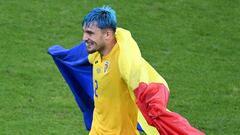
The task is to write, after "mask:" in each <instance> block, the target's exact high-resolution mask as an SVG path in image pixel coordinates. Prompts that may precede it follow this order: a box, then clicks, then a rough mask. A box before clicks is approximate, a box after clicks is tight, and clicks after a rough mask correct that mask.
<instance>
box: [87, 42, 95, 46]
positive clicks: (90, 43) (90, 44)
mask: <svg viewBox="0 0 240 135" xmlns="http://www.w3.org/2000/svg"><path fill="white" fill-rule="evenodd" d="M86 45H87V47H91V46H93V45H94V42H87V41H86Z"/></svg>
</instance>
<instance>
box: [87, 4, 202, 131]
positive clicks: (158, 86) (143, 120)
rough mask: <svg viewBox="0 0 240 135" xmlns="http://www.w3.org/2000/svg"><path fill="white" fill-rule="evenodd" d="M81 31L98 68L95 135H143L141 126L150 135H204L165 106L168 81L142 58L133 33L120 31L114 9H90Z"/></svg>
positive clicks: (95, 90) (95, 74) (94, 73)
mask: <svg viewBox="0 0 240 135" xmlns="http://www.w3.org/2000/svg"><path fill="white" fill-rule="evenodd" d="M82 28H83V40H84V42H85V43H86V46H87V51H88V53H89V55H88V60H89V62H90V63H91V64H92V65H93V84H94V105H95V107H94V112H93V121H92V127H91V130H90V133H89V134H90V135H138V134H139V132H138V130H137V122H139V123H140V125H141V126H142V128H143V130H144V131H145V132H146V133H147V134H149V135H155V134H161V135H167V134H184V135H185V134H186V135H187V134H189V135H190V134H191V135H202V134H203V133H202V132H200V131H198V130H197V129H195V128H193V127H191V126H190V124H189V123H188V122H187V120H186V119H184V118H183V117H181V116H180V115H179V114H177V113H174V112H170V111H169V110H168V109H167V108H166V107H167V102H168V96H169V89H168V85H167V83H166V82H165V80H164V79H163V78H162V77H161V76H160V75H159V74H158V73H157V72H156V71H155V70H154V69H153V68H152V67H151V66H150V65H149V64H148V63H147V62H146V61H145V60H144V59H143V58H142V56H141V53H140V51H139V48H138V46H137V43H136V42H135V41H134V39H133V38H132V36H131V34H130V32H129V31H127V30H125V29H121V28H117V20H116V15H115V11H114V10H113V9H112V8H111V7H109V6H103V7H98V8H94V9H93V10H91V11H90V12H89V13H88V14H87V15H86V16H85V17H84V19H83V22H82ZM139 110H140V111H139ZM149 125H151V126H153V127H154V128H153V127H150V126H149Z"/></svg>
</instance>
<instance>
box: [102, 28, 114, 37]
mask: <svg viewBox="0 0 240 135" xmlns="http://www.w3.org/2000/svg"><path fill="white" fill-rule="evenodd" d="M112 36H113V32H112V30H110V29H106V30H105V33H104V38H105V39H107V40H109V39H111V38H112Z"/></svg>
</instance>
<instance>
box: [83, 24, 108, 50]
mask: <svg viewBox="0 0 240 135" xmlns="http://www.w3.org/2000/svg"><path fill="white" fill-rule="evenodd" d="M83 40H84V41H85V42H86V44H87V50H88V53H94V52H96V51H102V50H103V49H104V47H105V42H104V32H103V30H101V29H100V28H98V27H97V25H96V23H92V24H90V25H89V26H85V25H84V26H83Z"/></svg>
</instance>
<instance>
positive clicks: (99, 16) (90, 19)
mask: <svg viewBox="0 0 240 135" xmlns="http://www.w3.org/2000/svg"><path fill="white" fill-rule="evenodd" d="M93 23H96V25H97V27H98V28H100V29H105V28H111V29H112V30H113V31H114V32H115V31H116V27H117V19H116V13H115V11H114V10H113V9H112V8H111V7H110V6H103V7H98V8H94V9H93V10H92V11H90V12H89V13H88V14H87V15H86V16H85V17H84V19H83V22H82V26H87V27H89V26H90V25H91V24H93Z"/></svg>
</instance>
